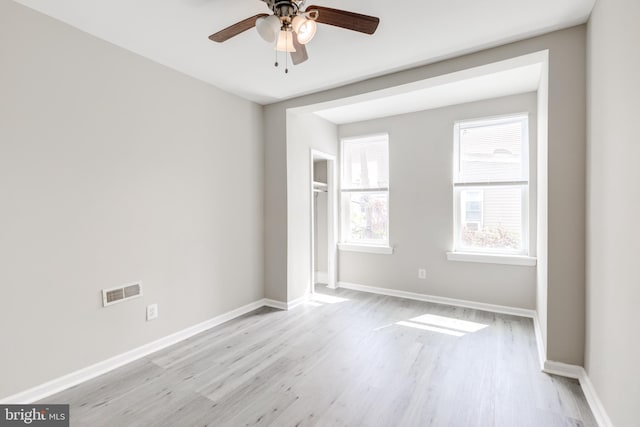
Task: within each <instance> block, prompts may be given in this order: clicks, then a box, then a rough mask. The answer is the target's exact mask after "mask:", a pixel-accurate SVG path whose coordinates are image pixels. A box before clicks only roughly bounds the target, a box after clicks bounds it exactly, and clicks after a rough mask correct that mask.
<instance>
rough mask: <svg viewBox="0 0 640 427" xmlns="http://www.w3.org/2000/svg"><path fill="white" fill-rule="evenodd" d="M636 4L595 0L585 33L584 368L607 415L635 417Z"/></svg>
mask: <svg viewBox="0 0 640 427" xmlns="http://www.w3.org/2000/svg"><path fill="white" fill-rule="evenodd" d="M638 21H640V3H639V2H638V1H637V0H599V1H598V2H597V3H596V6H595V9H594V11H593V13H592V15H591V20H590V22H589V32H588V58H589V61H588V74H589V84H588V93H589V102H588V111H589V128H588V137H589V143H588V162H587V171H588V174H587V177H588V204H587V206H588V225H587V235H588V245H587V342H586V356H585V358H586V360H585V368H586V370H587V372H588V374H589V377H590V378H591V382H592V383H593V385H594V387H595V389H596V391H597V393H598V395H599V397H600V399H601V401H602V403H603V405H604V407H605V409H606V411H607V413H608V414H609V417H610V418H611V421H612V422H613V424H614V425H615V426H618V427H631V426H637V425H638V420H640V406H638V399H639V396H640V364H639V363H638V362H639V361H640V342H639V341H638V336H639V335H640V321H639V320H638V307H640V305H639V304H640V286H639V285H640V280H639V279H638V254H640V232H639V231H638V226H637V223H638V217H640V201H639V200H638V197H637V196H638V194H639V190H638V182H640V170H639V169H638V159H639V158H640V144H639V139H638V131H637V128H636V126H637V122H638V117H640V106H639V104H638V96H640V80H639V79H638V76H639V75H640V50H638V42H639V41H640V26H639V25H638Z"/></svg>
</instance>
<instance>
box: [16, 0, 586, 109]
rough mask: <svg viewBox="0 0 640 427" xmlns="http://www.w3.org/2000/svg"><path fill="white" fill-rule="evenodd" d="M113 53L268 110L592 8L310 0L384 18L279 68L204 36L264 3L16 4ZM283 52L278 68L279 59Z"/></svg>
mask: <svg viewBox="0 0 640 427" xmlns="http://www.w3.org/2000/svg"><path fill="white" fill-rule="evenodd" d="M16 1H18V2H19V3H22V4H24V5H26V6H29V7H31V8H33V9H36V10H38V11H41V12H43V13H45V14H47V15H50V16H52V17H54V18H56V19H59V20H61V21H64V22H66V23H68V24H70V25H72V26H74V27H77V28H79V29H81V30H83V31H86V32H88V33H90V34H93V35H95V36H97V37H100V38H102V39H104V40H107V41H109V42H111V43H113V44H115V45H118V46H121V47H123V48H125V49H128V50H130V51H133V52H135V53H138V54H140V55H142V56H144V57H147V58H149V59H152V60H154V61H156V62H159V63H161V64H164V65H166V66H168V67H171V68H173V69H176V70H178V71H181V72H183V73H185V74H188V75H190V76H193V77H195V78H198V79H200V80H203V81H205V82H208V83H211V84H213V85H215V86H218V87H220V88H222V89H224V90H226V91H228V92H232V93H235V94H237V95H240V96H242V97H245V98H247V99H250V100H253V101H256V102H259V103H262V104H266V103H271V102H275V101H279V100H283V99H287V98H291V97H295V96H299V95H303V94H307V93H311V92H315V91H318V90H323V89H328V88H331V87H336V86H340V85H343V84H346V83H351V82H354V81H359V80H363V79H366V78H369V77H373V76H377V75H382V74H386V73H389V72H392V71H397V70H401V69H406V68H410V67H413V66H416V65H419V64H425V63H428V62H433V61H435V60H438V59H442V58H446V57H451V56H455V55H458V54H461V53H464V52H469V51H473V50H478V49H481V48H485V47H490V46H495V45H499V44H502V43H505V42H509V41H514V40H518V39H522V38H525V37H529V36H532V35H536V34H542V33H545V32H548V31H550V30H555V29H560V28H565V27H569V26H572V25H576V24H580V23H583V22H585V21H586V20H587V18H588V16H589V13H590V12H591V9H592V8H593V4H594V3H595V0H560V1H559V0H482V1H477V0H405V1H403V2H400V1H394V2H391V1H382V0H351V1H348V2H345V1H339V0H310V1H308V4H317V5H319V6H328V7H334V8H338V9H346V10H350V11H353V12H358V13H364V14H368V15H374V16H378V17H380V26H379V27H378V31H377V32H376V33H375V34H374V35H372V36H368V35H364V34H360V33H356V32H352V31H348V30H344V29H340V28H335V27H331V26H326V25H319V28H318V32H317V34H316V37H315V38H314V39H313V40H312V41H311V42H310V43H309V45H307V47H308V51H309V56H310V59H309V61H307V62H305V63H303V64H301V65H298V66H290V67H289V68H290V71H289V74H285V73H284V69H283V68H284V67H282V66H281V67H279V68H275V67H274V66H273V63H274V59H275V53H274V50H273V47H272V46H270V45H268V44H267V43H265V42H264V41H262V39H261V38H260V37H259V36H258V34H257V32H256V31H255V30H251V31H247V32H245V33H243V34H240V35H239V36H237V37H235V38H232V39H231V40H229V41H227V42H225V43H222V44H219V43H214V42H212V41H210V40H208V38H207V37H208V36H209V35H210V34H212V33H214V32H216V31H218V30H220V29H222V28H224V27H227V26H229V25H231V24H233V23H235V22H237V21H240V20H242V19H244V18H247V17H249V16H252V15H254V14H256V13H261V12H265V13H266V12H268V10H267V8H266V6H265V4H264V3H263V2H262V1H259V0H163V1H156V0H136V1H131V0H59V1H51V0H16ZM283 59H284V58H283V56H282V54H280V61H279V62H280V63H282V62H284V61H283Z"/></svg>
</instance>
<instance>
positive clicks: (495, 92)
mask: <svg viewBox="0 0 640 427" xmlns="http://www.w3.org/2000/svg"><path fill="white" fill-rule="evenodd" d="M541 71H542V67H541V64H540V63H537V64H532V65H525V66H521V67H517V68H511V69H507V70H504V71H497V72H492V73H490V74H483V75H479V76H473V77H466V78H460V79H452V80H451V81H448V82H438V83H435V84H433V85H432V84H429V82H425V83H424V84H422V85H423V86H424V87H420V88H417V87H414V86H416V85H405V86H407V87H406V90H400V91H398V90H394V91H393V92H400V93H392V94H384V95H383V94H381V96H379V97H372V98H371V99H367V100H363V101H356V102H351V103H347V104H345V105H339V106H336V107H330V108H326V109H320V110H318V111H315V114H317V115H319V116H320V117H322V118H324V119H326V120H328V121H330V122H333V123H335V124H345V123H353V122H360V121H364V120H372V119H378V118H381V117H388V116H394V115H397V114H406V113H412V112H415V111H423V110H429V109H432V108H440V107H446V106H448V105H457V104H464V103H466V102H473V101H480V100H483V99H490V98H498V97H501V96H507V95H515V94H519V93H527V92H534V91H536V90H538V85H539V82H540V73H541ZM431 80H434V79H431Z"/></svg>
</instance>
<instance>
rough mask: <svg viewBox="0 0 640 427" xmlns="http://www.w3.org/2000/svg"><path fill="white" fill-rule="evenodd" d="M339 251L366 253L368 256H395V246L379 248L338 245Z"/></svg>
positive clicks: (349, 244)
mask: <svg viewBox="0 0 640 427" xmlns="http://www.w3.org/2000/svg"><path fill="white" fill-rule="evenodd" d="M338 249H339V250H340V251H347V252H364V253H368V254H382V255H391V254H393V246H382V245H380V246H378V245H357V244H353V243H338Z"/></svg>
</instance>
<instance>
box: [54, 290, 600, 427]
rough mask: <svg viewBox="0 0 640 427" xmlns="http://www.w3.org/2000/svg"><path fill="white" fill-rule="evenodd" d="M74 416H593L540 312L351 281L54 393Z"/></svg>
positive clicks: (348, 419)
mask: <svg viewBox="0 0 640 427" xmlns="http://www.w3.org/2000/svg"><path fill="white" fill-rule="evenodd" d="M46 401H47V402H49V403H53V402H56V403H69V404H70V405H71V422H72V425H74V426H92V427H93V426H181V427H190V426H229V427H237V426H384V427H388V426H402V427H405V426H408V427H411V426H420V427H423V426H437V427H440V426H452V427H459V426H464V427H472V426H478V427H490V426H496V427H503V426H504V427H512V426H518V427H520V426H523V427H527V426H531V427H539V426H544V427H547V426H559V427H565V426H583V427H594V426H596V422H595V420H594V418H593V415H592V413H591V411H590V410H589V407H588V404H587V403H586V400H585V398H584V395H583V393H582V390H581V389H580V386H579V384H578V383H577V382H576V381H574V380H570V379H566V378H561V377H556V376H551V375H547V374H544V373H542V372H540V369H539V366H538V361H537V349H536V341H535V335H534V330H533V323H532V321H531V319H526V318H521V317H517V316H509V315H502V314H495V313H489V312H485V311H478V310H473V309H467V308H460V307H453V306H446V305H439V304H431V303H426V302H420V301H413V300H405V299H399V298H393V297H388V296H381V295H373V294H366V293H360V292H355V291H351V290H336V291H331V290H328V289H322V290H320V293H319V297H318V298H317V300H316V301H312V302H310V303H308V304H303V305H301V306H299V307H297V308H295V309H293V310H291V311H279V310H274V309H269V308H262V309H259V310H256V311H254V312H252V313H249V314H247V315H245V316H242V317H240V318H237V319H234V320H232V321H230V322H227V323H225V324H223V325H220V326H218V327H216V328H213V329H211V330H208V331H206V332H203V333H202V334H198V335H197V336H194V337H192V338H190V339H188V340H185V341H183V342H181V343H178V344H176V345H174V346H171V347H169V348H167V349H163V350H161V351H159V352H157V353H155V354H153V355H150V356H148V357H146V358H143V359H141V360H139V361H136V362H133V363H131V364H129V365H127V366H124V367H122V368H119V369H117V370H115V371H112V372H110V373H108V374H105V375H103V376H100V377H98V378H96V379H94V380H91V381H88V382H86V383H84V384H81V385H79V386H76V387H73V388H71V389H69V390H66V391H64V392H62V393H59V394H57V395H55V396H52V397H51V398H49V399H46Z"/></svg>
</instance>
